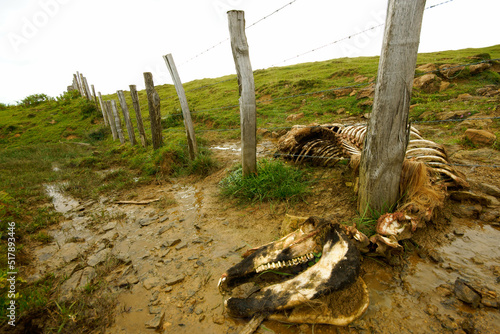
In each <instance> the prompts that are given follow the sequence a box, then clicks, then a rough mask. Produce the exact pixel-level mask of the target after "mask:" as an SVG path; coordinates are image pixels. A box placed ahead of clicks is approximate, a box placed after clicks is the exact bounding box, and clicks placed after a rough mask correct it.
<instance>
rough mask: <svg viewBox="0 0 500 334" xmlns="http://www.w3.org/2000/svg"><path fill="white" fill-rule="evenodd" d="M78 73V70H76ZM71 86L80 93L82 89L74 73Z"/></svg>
mask: <svg viewBox="0 0 500 334" xmlns="http://www.w3.org/2000/svg"><path fill="white" fill-rule="evenodd" d="M77 73H78V72H77ZM73 87H75V89H76V90H78V92H79V93H80V95H82V89H81V88H80V83H79V82H78V77H77V75H76V74H73Z"/></svg>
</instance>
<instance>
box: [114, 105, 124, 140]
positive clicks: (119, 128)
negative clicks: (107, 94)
mask: <svg viewBox="0 0 500 334" xmlns="http://www.w3.org/2000/svg"><path fill="white" fill-rule="evenodd" d="M111 110H112V111H113V116H114V117H115V125H116V133H117V134H118V138H119V139H120V143H121V144H125V137H123V131H122V121H121V119H120V114H119V113H118V107H117V105H116V101H115V100H111Z"/></svg>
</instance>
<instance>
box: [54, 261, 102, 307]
mask: <svg viewBox="0 0 500 334" xmlns="http://www.w3.org/2000/svg"><path fill="white" fill-rule="evenodd" d="M96 276H97V273H96V271H95V269H94V268H92V267H87V268H85V269H82V270H79V271H77V272H75V273H74V274H73V275H71V277H70V278H69V279H68V280H67V281H66V282H64V283H63V284H62V285H61V293H60V296H61V298H60V300H61V301H67V300H69V299H70V298H71V295H72V292H73V291H75V290H79V289H82V288H83V287H84V286H85V285H87V284H89V283H91V282H92V280H93V279H94V278H95V277H96Z"/></svg>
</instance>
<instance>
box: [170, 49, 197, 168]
mask: <svg viewBox="0 0 500 334" xmlns="http://www.w3.org/2000/svg"><path fill="white" fill-rule="evenodd" d="M163 59H164V60H165V63H166V64H167V67H168V71H169V72H170V75H171V76H172V80H173V81H174V84H175V90H176V91H177V96H179V101H180V103H181V108H182V116H183V117H184V127H185V128H186V135H187V142H188V148H189V157H190V158H191V160H193V159H194V158H195V157H196V156H197V155H198V145H197V144H196V136H195V134H194V128H193V121H192V120H191V112H190V111H189V105H188V102H187V98H186V93H185V91H184V87H183V86H182V82H181V78H180V77H179V73H178V72H177V67H176V66H175V63H174V58H173V57H172V54H170V53H169V54H168V55H166V56H163Z"/></svg>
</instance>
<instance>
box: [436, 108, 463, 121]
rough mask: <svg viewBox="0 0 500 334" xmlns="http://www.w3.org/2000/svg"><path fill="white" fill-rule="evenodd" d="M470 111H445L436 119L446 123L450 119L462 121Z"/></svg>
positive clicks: (437, 115)
mask: <svg viewBox="0 0 500 334" xmlns="http://www.w3.org/2000/svg"><path fill="white" fill-rule="evenodd" d="M467 113H468V111H466V110H456V111H444V112H440V113H438V114H436V119H438V120H440V121H446V120H449V119H460V118H463V117H464V115H466V114H467Z"/></svg>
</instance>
